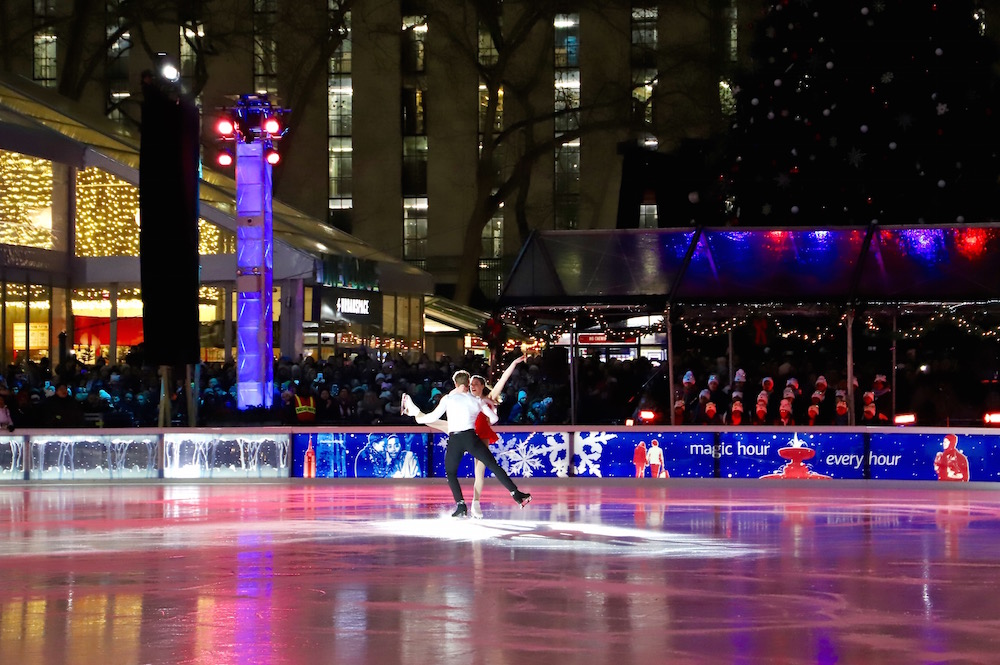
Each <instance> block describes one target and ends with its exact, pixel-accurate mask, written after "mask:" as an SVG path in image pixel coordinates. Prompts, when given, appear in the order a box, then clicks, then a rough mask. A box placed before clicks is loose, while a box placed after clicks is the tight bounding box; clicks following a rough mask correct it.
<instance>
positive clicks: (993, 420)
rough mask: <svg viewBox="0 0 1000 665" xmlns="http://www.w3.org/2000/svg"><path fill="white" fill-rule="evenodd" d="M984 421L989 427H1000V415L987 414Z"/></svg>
mask: <svg viewBox="0 0 1000 665" xmlns="http://www.w3.org/2000/svg"><path fill="white" fill-rule="evenodd" d="M983 421H984V422H985V423H986V424H987V425H1000V413H987V414H986V416H985V417H983Z"/></svg>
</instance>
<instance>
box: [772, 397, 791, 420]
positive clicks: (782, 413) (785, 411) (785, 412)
mask: <svg viewBox="0 0 1000 665" xmlns="http://www.w3.org/2000/svg"><path fill="white" fill-rule="evenodd" d="M774 424H775V425H781V426H783V427H793V426H794V425H795V418H793V417H792V403H791V401H789V400H787V399H783V400H781V404H779V405H778V419H777V420H775V421H774Z"/></svg>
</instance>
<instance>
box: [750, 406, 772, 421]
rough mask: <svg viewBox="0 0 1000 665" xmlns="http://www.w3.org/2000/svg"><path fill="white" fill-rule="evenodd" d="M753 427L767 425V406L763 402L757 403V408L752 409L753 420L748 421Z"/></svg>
mask: <svg viewBox="0 0 1000 665" xmlns="http://www.w3.org/2000/svg"><path fill="white" fill-rule="evenodd" d="M750 422H751V424H753V425H767V424H768V422H767V404H766V403H764V402H757V406H756V407H754V412H753V419H752V420H751V421H750Z"/></svg>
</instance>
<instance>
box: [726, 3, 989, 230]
mask: <svg viewBox="0 0 1000 665" xmlns="http://www.w3.org/2000/svg"><path fill="white" fill-rule="evenodd" d="M985 20H986V17H985V15H984V13H983V12H982V11H981V10H980V9H978V8H977V7H976V5H975V3H973V2H968V1H966V0H947V2H945V1H943V0H942V1H940V2H937V3H935V2H931V1H929V0H871V1H869V2H858V1H856V0H785V1H782V2H778V3H776V4H773V5H772V6H771V7H770V8H769V9H768V10H766V12H765V13H764V14H763V15H762V16H761V17H760V19H759V21H758V22H757V25H756V26H755V38H754V43H753V45H752V47H751V49H752V62H753V67H752V69H751V70H749V71H747V72H746V73H744V74H743V75H740V76H738V77H737V78H736V79H735V81H734V83H735V86H734V88H735V92H736V102H737V110H736V112H735V114H734V115H733V126H732V132H731V136H730V145H729V150H728V158H727V164H726V167H727V168H728V169H729V171H728V173H727V176H728V178H727V185H728V187H729V194H730V195H731V202H733V203H734V204H735V207H734V211H733V214H732V216H731V219H732V221H734V222H736V223H739V224H743V225H754V226H785V225H791V226H794V225H845V224H868V223H869V222H871V221H872V220H878V222H880V223H882V224H913V223H942V224H955V223H959V224H961V223H974V222H983V221H989V220H993V219H997V218H1000V197H998V194H1000V187H998V176H1000V160H998V155H997V147H998V141H997V139H998V133H1000V130H998V120H1000V117H996V116H997V115H1000V104H998V103H997V102H998V90H1000V89H998V86H997V84H998V77H997V74H996V72H995V68H996V65H997V58H996V49H995V45H994V44H993V42H992V41H991V40H990V39H989V38H988V37H986V36H984V33H985Z"/></svg>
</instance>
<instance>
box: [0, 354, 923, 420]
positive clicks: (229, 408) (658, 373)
mask: <svg viewBox="0 0 1000 665" xmlns="http://www.w3.org/2000/svg"><path fill="white" fill-rule="evenodd" d="M517 355H518V354H516V353H515V354H508V355H507V356H506V357H505V358H503V359H502V361H501V362H500V363H499V364H498V366H497V367H494V368H492V373H491V368H490V367H489V366H488V365H487V361H486V360H485V359H484V357H482V356H480V355H476V354H473V353H468V354H466V355H465V356H463V357H459V358H454V359H453V358H449V357H447V356H446V357H443V358H441V359H438V360H434V359H431V358H429V357H428V356H426V355H421V356H419V357H415V358H410V359H407V358H406V357H404V356H402V355H399V354H391V355H388V356H376V355H374V354H369V353H368V352H366V350H365V349H363V348H362V349H355V350H353V351H351V352H343V353H340V354H339V355H337V356H331V357H330V358H327V359H326V360H317V359H314V358H312V357H305V358H302V359H299V360H298V361H295V362H293V361H291V360H290V359H287V358H283V359H281V360H279V361H277V362H276V363H275V367H274V390H275V393H274V399H273V406H272V407H271V408H270V409H267V410H263V409H256V410H254V409H250V410H244V411H241V410H239V409H238V408H237V390H236V368H235V365H233V364H221V363H218V364H213V363H205V364H203V365H201V366H200V368H199V372H198V373H197V376H198V377H199V392H198V408H197V424H198V425H205V426H241V425H266V424H279V423H283V424H295V423H304V422H306V423H316V424H321V425H373V424H385V425H408V424H412V423H413V420H412V418H409V417H406V416H403V415H402V414H401V412H400V401H401V397H402V395H403V394H404V393H407V394H409V395H410V397H411V398H412V399H413V401H414V403H416V404H417V406H419V407H420V408H421V409H423V410H424V411H429V410H432V409H433V408H434V406H435V405H436V404H437V402H438V400H440V398H441V397H442V396H443V395H444V394H446V393H447V392H448V391H449V390H451V388H452V387H453V386H452V385H451V376H452V374H453V373H454V372H455V371H456V370H458V369H465V370H468V371H469V372H470V373H472V374H480V375H483V376H486V377H488V379H489V380H490V382H491V383H492V381H493V380H495V379H496V378H497V377H498V376H499V375H500V374H501V372H502V371H503V369H504V367H505V366H506V365H507V363H509V362H510V361H511V360H512V359H513V358H515V357H517ZM787 369H788V368H786V367H762V368H754V370H753V371H755V372H758V371H759V372H760V378H753V379H751V378H750V377H749V376H748V373H747V372H746V371H744V370H743V369H739V370H737V371H736V372H735V373H734V375H733V377H732V380H729V377H728V376H726V374H725V368H724V367H722V366H721V364H720V365H716V366H715V367H713V368H711V369H706V368H705V367H704V366H700V367H696V368H694V369H691V370H688V371H685V372H684V374H683V375H682V376H683V378H682V380H681V382H680V384H678V385H677V386H670V385H669V379H668V374H669V373H668V372H667V371H666V367H665V363H659V362H658V361H655V360H650V359H647V358H642V357H640V358H636V359H625V360H620V359H601V358H600V357H598V356H588V357H584V358H581V359H580V360H579V362H578V363H576V367H575V370H574V372H575V382H574V383H573V387H572V389H571V387H570V383H571V382H570V366H569V362H568V354H567V351H566V349H565V348H560V347H551V348H549V349H546V351H545V352H544V353H543V354H542V355H532V356H528V358H527V359H526V361H525V362H523V363H520V364H518V365H517V367H516V368H515V371H514V372H513V374H512V375H511V377H510V379H509V380H508V382H507V384H506V385H505V387H504V391H503V399H502V401H501V403H500V407H499V410H500V422H501V424H516V425H540V424H563V423H568V422H570V418H571V409H570V404H571V400H572V399H573V398H575V400H576V413H575V422H577V423H579V424H621V423H625V422H627V420H628V419H629V418H632V419H634V420H636V421H637V422H642V421H644V420H645V421H646V422H650V423H656V424H669V423H670V422H671V409H672V410H673V416H674V422H675V424H679V425H702V424H705V425H742V424H760V425H792V424H794V425H796V426H803V425H837V424H847V423H848V420H849V417H848V415H847V414H848V413H849V411H850V410H851V409H852V408H853V410H854V413H855V422H856V423H857V424H892V420H893V415H894V414H893V406H892V404H893V400H892V391H891V389H890V386H889V384H888V381H887V380H886V376H885V375H884V374H874V375H872V376H871V378H869V379H867V380H865V378H864V377H859V378H860V379H861V383H855V385H854V389H853V391H851V392H852V394H853V396H854V402H853V404H848V392H847V385H846V379H844V378H842V376H841V374H840V373H838V372H837V371H836V370H828V371H826V372H824V373H822V374H820V373H819V372H817V371H815V370H812V371H810V372H808V373H807V374H804V375H803V376H802V378H801V380H800V379H799V378H796V377H795V376H792V375H791V372H789V371H787ZM678 374H680V372H678ZM828 379H829V380H828ZM856 380H857V379H856ZM184 383H185V381H184V380H183V379H177V380H174V382H173V386H172V390H170V391H169V394H168V397H169V402H170V413H169V417H170V420H171V423H172V424H174V425H187V424H188V422H189V421H190V418H189V415H188V395H187V391H185V390H184V388H185V386H184ZM160 391H161V386H160V381H159V378H158V375H157V372H156V369H155V368H148V367H142V366H140V365H138V364H128V363H123V364H119V365H110V364H107V363H106V362H104V361H103V360H98V361H97V363H96V364H95V365H92V366H84V365H83V364H81V363H80V362H79V361H77V360H76V359H75V358H74V357H72V356H70V357H68V358H67V359H66V360H65V361H64V362H62V363H60V364H59V365H58V366H56V367H51V366H50V365H49V363H48V362H47V361H46V360H44V359H43V360H42V361H40V362H37V363H36V362H26V363H19V364H16V365H11V366H9V367H8V368H7V373H6V376H5V377H4V378H3V380H0V401H2V403H3V404H0V412H2V408H3V405H6V408H7V409H8V410H9V412H10V420H11V421H12V425H11V426H14V427H86V426H96V427H152V426H156V425H157V423H158V418H159V404H160ZM650 414H652V416H650V417H648V418H645V417H643V416H649V415H650ZM3 422H4V421H3V418H2V415H0V425H2V424H3ZM926 424H938V423H932V422H927V423H926Z"/></svg>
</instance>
